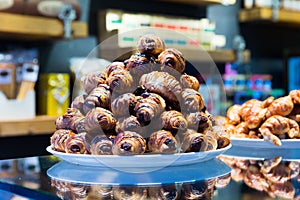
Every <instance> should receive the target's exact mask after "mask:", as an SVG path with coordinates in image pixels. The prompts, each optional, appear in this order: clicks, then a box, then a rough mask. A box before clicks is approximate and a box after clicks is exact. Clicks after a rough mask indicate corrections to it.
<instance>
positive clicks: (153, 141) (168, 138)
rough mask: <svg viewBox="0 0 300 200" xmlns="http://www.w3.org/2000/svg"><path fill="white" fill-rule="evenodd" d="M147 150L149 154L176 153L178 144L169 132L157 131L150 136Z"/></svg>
mask: <svg viewBox="0 0 300 200" xmlns="http://www.w3.org/2000/svg"><path fill="white" fill-rule="evenodd" d="M148 148H149V152H151V153H165V154H170V153H176V152H178V142H177V140H176V138H175V137H174V136H173V135H172V133H171V132H170V131H166V130H159V131H156V132H154V133H152V134H151V135H150V137H149V140H148Z"/></svg>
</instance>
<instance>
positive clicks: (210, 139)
mask: <svg viewBox="0 0 300 200" xmlns="http://www.w3.org/2000/svg"><path fill="white" fill-rule="evenodd" d="M204 134H205V137H206V140H207V148H206V151H211V150H216V149H217V148H218V140H217V138H218V133H217V132H216V131H215V130H214V129H213V128H210V129H208V130H206V131H205V133H204Z"/></svg>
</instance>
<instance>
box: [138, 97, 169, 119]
mask: <svg viewBox="0 0 300 200" xmlns="http://www.w3.org/2000/svg"><path fill="white" fill-rule="evenodd" d="M141 97H142V98H139V99H138V100H137V102H136V105H135V107H134V112H135V116H136V117H137V119H138V120H139V122H140V123H143V124H148V123H150V121H151V120H152V119H153V118H154V117H156V116H159V115H160V114H161V113H162V112H163V111H164V110H165V108H166V103H165V100H164V99H163V98H162V97H161V96H159V95H158V94H155V93H143V94H142V95H141Z"/></svg>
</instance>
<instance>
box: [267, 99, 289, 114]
mask: <svg viewBox="0 0 300 200" xmlns="http://www.w3.org/2000/svg"><path fill="white" fill-rule="evenodd" d="M293 108H294V104H293V101H292V98H291V97H290V96H284V97H280V98H278V99H275V100H274V101H273V102H272V103H271V104H270V105H269V107H268V111H267V113H266V117H267V118H269V117H271V116H272V115H282V116H286V115H288V114H290V113H291V112H292V110H293Z"/></svg>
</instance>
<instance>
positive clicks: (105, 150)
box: [90, 134, 113, 155]
mask: <svg viewBox="0 0 300 200" xmlns="http://www.w3.org/2000/svg"><path fill="white" fill-rule="evenodd" d="M112 145H113V144H112V141H111V140H110V139H109V138H108V137H107V136H106V135H102V134H98V135H96V136H95V137H94V138H93V139H92V141H91V143H90V152H91V154H92V155H110V154H112Z"/></svg>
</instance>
